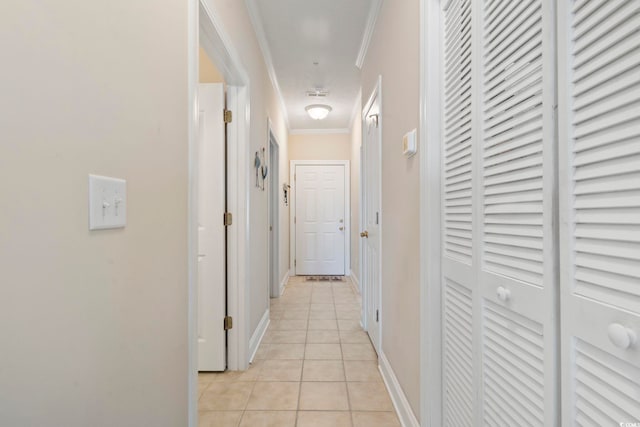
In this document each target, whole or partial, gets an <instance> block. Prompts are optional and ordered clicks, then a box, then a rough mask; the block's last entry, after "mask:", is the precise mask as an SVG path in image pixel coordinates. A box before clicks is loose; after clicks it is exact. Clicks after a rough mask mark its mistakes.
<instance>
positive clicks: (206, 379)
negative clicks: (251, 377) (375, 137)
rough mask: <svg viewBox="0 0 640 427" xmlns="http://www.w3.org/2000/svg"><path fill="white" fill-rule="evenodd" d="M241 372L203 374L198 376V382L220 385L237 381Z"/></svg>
mask: <svg viewBox="0 0 640 427" xmlns="http://www.w3.org/2000/svg"><path fill="white" fill-rule="evenodd" d="M240 374H241V372H240V371H224V372H202V373H199V374H198V382H202V383H219V382H228V381H235V380H237V379H238V377H239V376H240Z"/></svg>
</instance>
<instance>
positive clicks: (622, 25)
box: [558, 0, 640, 426]
mask: <svg viewBox="0 0 640 427" xmlns="http://www.w3.org/2000/svg"><path fill="white" fill-rule="evenodd" d="M558 8H559V11H558V33H559V34H562V35H563V37H562V38H560V39H559V58H560V62H559V89H560V96H559V114H560V117H559V124H560V129H559V136H560V158H559V161H560V165H561V174H560V177H561V183H560V200H561V209H560V216H561V224H562V230H561V254H562V257H561V262H562V264H561V284H562V305H561V309H562V343H563V352H562V363H561V367H562V386H563V387H562V389H563V396H562V406H563V425H566V426H573V425H577V426H606V425H614V426H617V425H621V424H620V423H640V403H639V402H640V342H639V340H640V2H639V1H637V0H629V1H621V0H616V1H593V0H592V1H569V0H567V1H562V2H559V4H558ZM634 341H635V342H634Z"/></svg>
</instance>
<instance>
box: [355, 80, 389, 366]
mask: <svg viewBox="0 0 640 427" xmlns="http://www.w3.org/2000/svg"><path fill="white" fill-rule="evenodd" d="M376 99H377V100H378V104H379V105H380V111H379V113H378V125H377V127H376V129H378V141H379V150H380V153H379V156H378V157H379V159H380V165H379V166H380V173H379V174H378V201H379V203H380V206H379V207H378V208H379V212H380V213H379V216H380V218H379V224H378V233H379V234H380V241H379V242H378V254H379V259H380V262H379V263H378V277H379V279H380V283H379V286H378V312H379V316H380V317H379V321H378V346H377V347H375V345H374V347H375V350H376V352H377V353H378V355H380V354H382V322H383V321H384V316H383V315H382V313H383V307H382V305H383V304H382V254H383V248H382V223H383V219H384V215H383V212H382V126H383V120H382V76H378V78H377V79H376V84H375V86H374V88H373V90H372V91H371V94H370V95H369V98H368V99H367V102H366V103H365V104H364V105H363V107H362V111H361V113H360V114H361V118H362V120H361V123H362V125H361V126H362V132H361V133H362V144H361V147H360V172H361V174H360V177H361V180H360V228H362V229H363V230H364V229H365V227H366V219H367V218H366V215H365V213H366V209H367V194H366V193H365V186H366V177H367V168H368V165H367V163H366V156H365V152H366V147H365V145H366V143H367V141H366V137H367V132H366V126H367V117H366V115H367V112H368V111H369V110H370V109H371V107H372V105H373V103H374V101H376ZM359 256H360V295H361V296H362V321H361V323H362V327H363V328H364V330H365V331H368V330H369V326H370V324H372V323H371V322H370V321H369V320H370V319H369V317H368V315H367V314H368V311H367V308H368V306H369V298H370V297H371V295H370V292H369V287H370V283H369V279H368V277H367V269H366V260H365V257H364V242H363V240H362V238H360V254H359Z"/></svg>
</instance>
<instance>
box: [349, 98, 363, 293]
mask: <svg viewBox="0 0 640 427" xmlns="http://www.w3.org/2000/svg"><path fill="white" fill-rule="evenodd" d="M361 110H362V103H361V102H358V105H357V106H356V114H355V115H354V118H353V122H352V123H351V135H350V137H351V141H350V145H351V275H352V276H355V277H354V278H355V280H356V282H357V283H358V286H360V231H361V230H360V147H361V146H362V116H361V114H360V111H361Z"/></svg>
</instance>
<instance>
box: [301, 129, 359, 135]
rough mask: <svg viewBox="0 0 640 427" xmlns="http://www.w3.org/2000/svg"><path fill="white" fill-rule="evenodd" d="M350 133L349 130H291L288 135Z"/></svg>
mask: <svg viewBox="0 0 640 427" xmlns="http://www.w3.org/2000/svg"><path fill="white" fill-rule="evenodd" d="M339 133H351V131H350V130H349V129H291V130H290V131H289V135H319V134H339Z"/></svg>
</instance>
